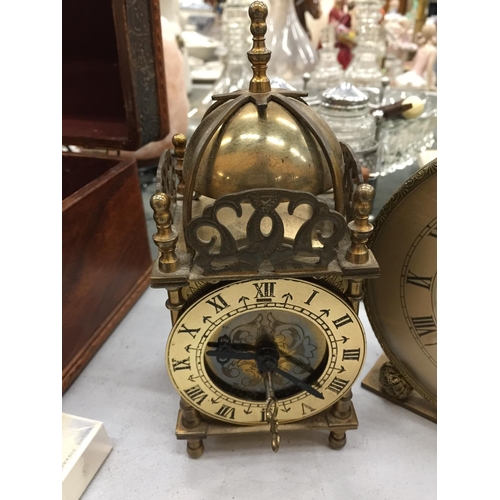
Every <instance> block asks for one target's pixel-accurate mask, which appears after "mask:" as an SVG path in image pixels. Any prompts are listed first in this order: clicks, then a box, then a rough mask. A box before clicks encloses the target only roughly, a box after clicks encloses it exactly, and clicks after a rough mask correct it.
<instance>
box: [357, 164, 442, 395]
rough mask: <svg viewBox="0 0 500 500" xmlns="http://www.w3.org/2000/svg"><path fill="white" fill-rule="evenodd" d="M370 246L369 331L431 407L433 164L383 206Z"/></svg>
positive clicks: (433, 359) (434, 333) (434, 388)
mask: <svg viewBox="0 0 500 500" xmlns="http://www.w3.org/2000/svg"><path fill="white" fill-rule="evenodd" d="M371 248H372V251H373V253H374V255H375V258H376V259H377V261H378V262H379V264H380V269H381V276H380V278H378V279H377V280H369V281H368V282H367V283H366V285H365V288H366V294H365V301H364V302H365V307H366V312H367V315H368V318H369V320H370V323H371V324H372V327H373V331H374V332H375V335H376V336H377V338H378V340H379V341H380V344H381V346H382V347H383V349H384V351H385V353H386V354H387V357H388V358H389V360H390V361H391V362H392V364H393V365H394V366H395V368H396V369H397V370H398V371H399V372H400V373H401V374H402V375H403V377H404V378H406V379H407V382H408V383H409V384H410V385H411V386H412V387H413V388H414V389H415V390H416V391H417V392H418V393H419V394H420V395H421V396H423V397H424V398H426V399H427V400H429V401H430V402H432V403H434V404H437V161H435V162H431V163H430V164H428V165H426V166H425V167H423V168H422V169H420V170H419V171H417V172H416V173H415V174H414V175H413V176H412V177H411V178H410V179H408V181H406V182H405V183H404V184H403V186H402V187H401V188H400V189H399V191H398V192H397V193H396V194H395V195H394V196H393V197H392V198H391V200H389V202H388V203H387V204H386V205H385V206H384V207H383V209H382V210H381V212H380V213H379V215H378V217H377V219H376V221H375V233H374V238H373V241H372V244H371Z"/></svg>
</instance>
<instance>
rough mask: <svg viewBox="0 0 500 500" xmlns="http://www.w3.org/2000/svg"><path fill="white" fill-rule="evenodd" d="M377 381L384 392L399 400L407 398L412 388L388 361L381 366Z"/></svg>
mask: <svg viewBox="0 0 500 500" xmlns="http://www.w3.org/2000/svg"><path fill="white" fill-rule="evenodd" d="M379 381H380V385H381V386H382V389H383V391H384V392H385V393H386V394H388V395H389V396H391V397H393V398H396V399H398V400H400V401H404V400H405V399H407V398H408V396H409V395H410V393H411V392H412V390H413V388H412V387H411V386H410V384H408V382H406V380H405V379H404V378H403V376H402V375H401V374H400V373H399V372H398V370H396V368H394V366H393V365H392V364H391V363H390V362H389V361H387V362H386V363H384V364H383V365H382V366H381V368H380V372H379Z"/></svg>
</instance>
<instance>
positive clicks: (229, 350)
mask: <svg viewBox="0 0 500 500" xmlns="http://www.w3.org/2000/svg"><path fill="white" fill-rule="evenodd" d="M207 346H208V347H215V348H216V349H215V350H213V351H206V353H205V354H206V355H207V356H210V357H215V358H216V360H217V362H218V363H220V364H221V365H224V364H226V363H227V362H228V361H229V360H231V359H253V360H256V359H257V356H256V354H255V353H253V352H247V351H238V350H237V349H235V348H234V347H233V345H232V344H231V342H230V340H229V337H228V336H227V335H222V336H221V337H219V340H218V341H217V342H208V343H207Z"/></svg>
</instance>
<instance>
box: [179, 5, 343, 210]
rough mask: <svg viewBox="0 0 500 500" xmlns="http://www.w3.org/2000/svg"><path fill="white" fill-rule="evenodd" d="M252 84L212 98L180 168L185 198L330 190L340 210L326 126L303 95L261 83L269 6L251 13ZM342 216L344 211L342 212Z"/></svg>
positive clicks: (337, 155)
mask: <svg viewBox="0 0 500 500" xmlns="http://www.w3.org/2000/svg"><path fill="white" fill-rule="evenodd" d="M249 15H250V19H251V32H252V35H253V47H252V49H251V50H250V51H249V52H248V58H249V61H250V63H251V64H252V69H253V78H252V80H251V82H250V87H249V90H239V91H236V92H232V93H230V94H222V95H216V96H213V99H214V101H215V102H214V104H213V105H212V106H211V107H210V108H209V109H208V110H207V112H206V114H205V116H204V117H203V119H202V121H201V123H200V125H199V126H198V128H197V129H196V130H195V132H194V133H193V136H192V138H191V140H190V141H189V143H188V146H187V149H186V154H185V157H184V164H183V175H184V180H185V182H186V191H185V193H189V192H190V190H192V191H195V192H196V193H198V194H199V195H204V196H207V197H209V198H213V199H217V198H220V197H221V196H224V195H227V194H231V193H236V192H241V191H245V190H248V189H261V188H276V189H289V190H294V191H306V192H309V193H311V194H314V195H318V194H321V193H324V192H326V191H328V190H329V189H331V188H332V187H333V190H334V198H335V204H336V205H337V204H338V206H339V207H343V193H342V175H343V170H344V161H343V155H342V149H341V146H340V144H339V141H338V140H337V138H336V137H335V135H334V133H333V132H332V130H331V128H330V127H329V126H328V125H327V123H326V122H325V121H324V120H323V119H322V118H321V117H319V116H318V115H317V113H316V112H315V111H313V110H312V109H311V108H310V107H309V106H308V105H307V104H306V103H305V102H304V101H303V100H302V97H304V96H306V95H307V94H306V93H304V92H297V91H290V90H287V89H272V88H271V84H270V81H269V79H268V78H267V76H266V68H267V63H268V62H269V60H270V57H271V52H270V51H269V50H268V49H267V48H266V46H265V38H264V35H265V33H266V24H265V19H266V16H267V7H266V5H265V4H264V3H262V2H254V3H252V5H251V6H250V8H249ZM340 211H342V209H340Z"/></svg>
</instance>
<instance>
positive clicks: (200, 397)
mask: <svg viewBox="0 0 500 500" xmlns="http://www.w3.org/2000/svg"><path fill="white" fill-rule="evenodd" d="M184 392H185V393H186V396H188V397H189V399H191V401H194V402H195V403H197V404H199V405H201V403H203V401H205V399H206V398H207V396H208V394H206V393H205V392H204V391H203V389H201V388H200V386H199V385H193V387H190V388H189V389H186V390H185V391H184Z"/></svg>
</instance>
